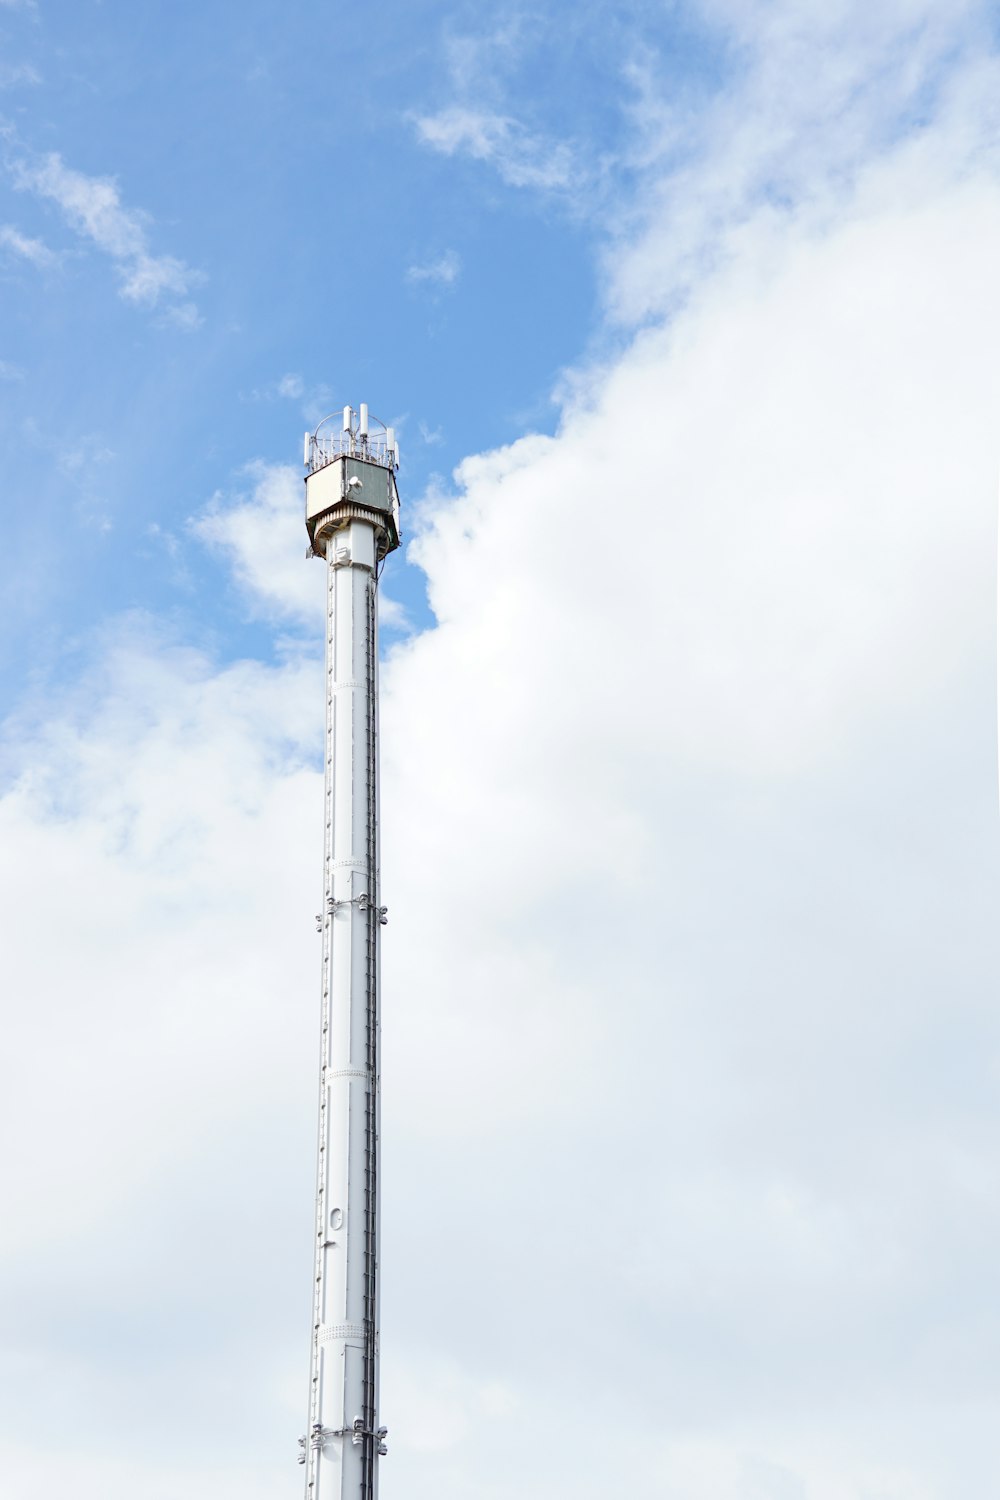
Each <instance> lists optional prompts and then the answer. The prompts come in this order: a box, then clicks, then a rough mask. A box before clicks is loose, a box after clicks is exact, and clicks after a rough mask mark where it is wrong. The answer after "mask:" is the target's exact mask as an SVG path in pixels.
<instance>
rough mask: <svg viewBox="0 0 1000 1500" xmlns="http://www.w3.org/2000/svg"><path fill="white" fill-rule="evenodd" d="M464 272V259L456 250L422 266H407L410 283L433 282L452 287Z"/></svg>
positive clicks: (446, 252) (407, 277)
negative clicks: (462, 271)
mask: <svg viewBox="0 0 1000 1500" xmlns="http://www.w3.org/2000/svg"><path fill="white" fill-rule="evenodd" d="M461 270H462V258H461V256H460V255H459V254H458V252H457V251H456V250H446V251H445V252H444V254H443V255H439V256H438V258H437V260H429V261H425V262H424V263H423V264H422V265H413V266H407V268H406V279H407V281H409V282H415V283H417V282H433V283H436V284H437V285H438V286H452V285H453V284H454V283H455V282H456V281H457V280H458V277H459V274H460V272H461Z"/></svg>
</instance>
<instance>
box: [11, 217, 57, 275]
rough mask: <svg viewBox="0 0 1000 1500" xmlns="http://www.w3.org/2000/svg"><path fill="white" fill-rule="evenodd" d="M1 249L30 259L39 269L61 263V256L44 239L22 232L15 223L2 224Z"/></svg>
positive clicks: (45, 268)
mask: <svg viewBox="0 0 1000 1500" xmlns="http://www.w3.org/2000/svg"><path fill="white" fill-rule="evenodd" d="M0 250H5V251H7V252H8V253H9V254H11V255H16V256H19V257H20V258H21V259H22V260H27V261H30V262H31V264H32V265H33V266H37V267H38V269H39V270H48V269H50V268H51V267H53V266H57V265H58V264H59V256H58V255H57V254H56V252H55V251H54V250H50V249H49V247H48V245H46V244H45V242H44V240H36V239H33V238H32V237H31V236H30V235H27V234H22V232H21V230H20V229H18V228H17V227H16V226H15V225H13V224H2V225H0Z"/></svg>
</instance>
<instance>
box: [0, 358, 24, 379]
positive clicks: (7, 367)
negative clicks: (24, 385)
mask: <svg viewBox="0 0 1000 1500" xmlns="http://www.w3.org/2000/svg"><path fill="white" fill-rule="evenodd" d="M23 379H24V371H23V370H22V369H21V368H20V367H19V366H18V365H12V364H11V362H10V360H7V359H0V380H10V381H15V380H23Z"/></svg>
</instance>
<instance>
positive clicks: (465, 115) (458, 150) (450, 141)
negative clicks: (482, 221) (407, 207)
mask: <svg viewBox="0 0 1000 1500" xmlns="http://www.w3.org/2000/svg"><path fill="white" fill-rule="evenodd" d="M414 125H415V128H416V132H417V138H418V140H419V141H420V142H421V144H423V145H425V146H429V147H430V148H431V150H432V151H437V152H440V154H441V155H442V156H461V155H464V156H470V157H472V159H473V160H474V161H482V162H489V163H490V165H491V166H493V167H494V168H495V169H496V171H497V172H498V173H499V174H500V177H501V178H502V179H503V181H504V182H506V183H507V184H508V186H510V187H527V188H543V189H549V190H554V189H558V188H566V187H568V186H569V185H570V183H571V181H572V180H573V176H574V170H573V169H574V163H573V152H572V150H571V148H570V147H569V146H568V145H567V144H566V143H565V142H564V141H552V140H549V139H548V138H547V137H545V136H542V135H538V134H535V133H534V132H532V131H530V130H529V129H527V127H526V126H524V125H522V124H521V123H520V121H518V120H517V119H515V118H514V117H513V116H512V115H507V114H501V113H496V112H493V111H486V110H477V109H470V108H467V107H466V106H465V105H462V104H453V105H449V106H448V107H447V108H446V109H442V110H439V111H438V112H437V113H436V114H428V115H418V116H416V117H415V119H414Z"/></svg>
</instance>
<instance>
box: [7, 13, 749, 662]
mask: <svg viewBox="0 0 1000 1500" xmlns="http://www.w3.org/2000/svg"><path fill="white" fill-rule="evenodd" d="M234 19H235V18H234V11H233V7H232V6H231V5H226V4H209V5H207V6H205V7H200V8H199V9H198V11H197V12H190V13H185V14H184V15H183V16H179V15H178V13H177V12H176V11H175V10H173V9H172V8H170V7H163V6H154V5H150V6H146V7H143V8H142V9H141V10H139V11H137V10H136V9H135V7H124V6H121V5H115V4H96V3H95V4H84V5H73V6H70V5H66V6H58V5H54V6H38V7H35V6H27V5H21V6H14V7H7V8H5V9H4V12H3V26H4V48H5V55H6V56H7V57H8V58H9V59H10V61H9V63H8V67H7V78H8V84H7V87H6V89H5V91H4V97H3V115H4V118H5V121H6V139H5V145H4V156H5V161H6V171H5V173H4V176H3V180H2V182H0V193H2V195H3V206H2V210H0V213H2V220H3V222H4V223H5V224H6V225H7V226H8V236H7V240H6V242H5V244H4V246H3V247H2V261H0V276H2V278H3V285H4V289H5V293H6V297H5V301H6V315H5V319H4V335H3V341H4V347H3V354H2V357H3V359H4V362H5V368H6V370H7V378H6V380H5V384H4V403H3V441H4V451H5V455H6V457H5V468H6V480H5V485H6V493H7V497H8V507H9V512H10V517H11V521H10V525H11V532H12V535H11V537H10V542H9V546H8V549H7V554H6V560H5V564H4V567H5V577H6V579H7V588H8V589H9V591H10V593H11V596H12V597H13V598H14V600H15V601H16V603H17V606H19V618H20V620H21V628H22V629H24V630H27V631H30V632H31V634H32V636H33V638H34V640H35V642H36V647H39V648H40V647H41V644H42V641H43V640H44V639H45V637H46V635H47V634H48V632H49V630H50V628H51V625H50V622H51V619H52V615H53V612H54V610H56V609H59V610H62V609H65V610H66V612H67V614H66V618H72V619H73V620H74V622H75V626H76V628H77V629H80V628H82V629H86V628H87V627H89V626H91V625H93V624H94V623H95V622H96V621H97V620H98V619H100V618H102V617H103V616H104V615H106V614H107V613H108V612H109V611H115V610H120V609H124V608H151V609H155V610H157V611H161V610H166V611H175V612H177V613H178V615H180V616H183V618H184V620H185V625H184V628H185V630H192V631H195V632H197V631H204V630H206V629H208V628H210V629H212V630H214V631H217V632H219V648H220V649H221V650H222V651H223V652H224V653H227V654H228V653H230V652H238V651H239V650H240V649H241V645H240V641H241V633H242V627H241V622H240V619H239V617H238V612H234V610H233V609H232V601H231V600H229V599H227V598H226V597H225V587H224V585H223V584H221V583H220V581H219V579H218V577H217V576H213V570H212V569H211V567H210V565H208V564H207V560H206V559H205V558H204V556H203V555H201V554H200V550H199V549H197V548H191V547H190V546H188V545H187V538H186V535H185V524H186V521H187V519H188V518H189V517H190V516H191V515H193V514H195V513H196V512H198V511H199V510H200V509H201V508H202V507H203V506H204V504H205V502H206V501H207V499H208V498H209V496H211V495H212V494H213V493H214V492H215V491H217V490H228V489H231V488H234V487H239V485H240V484H241V482H242V481H241V471H242V469H243V466H244V465H245V464H246V463H247V462H248V461H250V460H253V459H264V460H266V461H270V462H278V461H285V462H294V459H295V455H296V454H297V451H298V445H299V443H300V435H299V429H300V428H304V425H305V423H306V422H307V421H308V422H309V423H310V424H311V423H313V422H314V421H315V420H316V418H317V415H319V414H324V409H325V408H326V407H327V406H334V405H337V404H338V403H340V404H342V402H343V401H344V400H345V399H351V400H355V401H356V400H358V399H361V397H360V396H359V395H358V392H357V391H356V390H355V387H356V386H357V387H359V389H360V387H364V391H363V392H362V394H365V393H366V392H368V386H369V384H371V385H372V386H373V387H374V389H373V390H372V391H371V392H370V393H369V394H370V397H371V402H372V405H373V409H375V410H378V411H379V412H380V413H382V414H383V415H384V416H385V417H386V418H387V419H389V420H391V419H396V423H397V426H399V427H400V428H401V430H402V436H403V445H404V450H405V461H406V476H407V477H406V484H407V487H408V490H409V492H410V493H411V494H414V495H415V494H418V493H419V492H420V491H421V490H422V489H423V487H424V486H425V485H426V483H427V481H428V478H429V477H430V475H431V474H433V473H437V474H440V475H443V476H447V475H448V474H449V473H450V470H451V468H452V467H453V466H454V464H455V463H456V462H457V460H458V459H459V458H460V457H461V456H462V454H463V453H465V452H469V451H476V450H478V449H480V448H484V447H491V446H495V445H497V444H500V443H504V442H509V441H510V440H512V439H513V438H515V437H517V436H518V435H519V434H520V433H521V432H522V431H523V430H524V428H525V427H526V426H530V427H532V428H540V429H541V430H552V428H553V427H554V426H555V423H556V420H557V413H556V411H555V409H554V407H553V404H552V400H551V397H552V392H553V389H554V387H555V385H556V383H557V380H558V376H559V372H560V370H561V369H562V367H563V366H565V365H566V364H567V363H570V362H572V361H574V360H577V359H579V358H581V357H583V356H584V355H585V354H586V351H587V349H588V345H589V341H590V340H591V339H592V338H598V339H600V337H601V319H600V300H601V294H600V286H599V277H598V273H597V266H596V258H597V251H598V248H599V247H600V245H601V243H602V242H603V240H604V239H605V238H606V233H607V229H608V220H609V218H610V219H612V220H613V219H614V218H615V217H616V216H617V215H618V214H619V213H620V212H621V211H622V204H623V194H624V190H625V187H626V184H627V182H628V176H629V171H630V169H629V168H628V167H627V165H626V161H625V158H626V157H627V155H628V148H627V144H626V140H625V136H626V131H627V123H628V122H627V114H628V110H629V107H630V105H631V104H632V103H633V101H634V97H635V91H634V87H633V86H632V85H630V84H629V83H628V82H627V81H626V80H625V79H624V77H623V72H622V70H623V68H624V67H625V65H626V64H629V63H632V62H634V63H636V64H639V63H641V64H642V65H643V66H649V67H651V68H652V69H653V71H654V72H655V73H656V74H657V76H658V77H663V78H664V79H666V80H672V79H676V80H678V86H679V87H680V88H681V89H682V90H683V92H684V93H685V94H686V95H693V96H697V94H698V92H699V91H701V90H702V89H704V88H706V87H711V86H718V84H719V81H720V69H721V57H722V53H723V51H724V48H723V47H721V46H720V44H719V41H718V39H717V38H710V37H709V33H708V32H707V29H706V28H705V27H703V26H701V25H699V24H698V23H697V21H696V20H694V19H692V18H691V17H690V16H686V17H685V16H683V15H681V14H677V13H667V14H658V13H657V11H656V8H655V7H654V8H648V7H645V6H639V7H633V8H631V10H630V9H629V8H626V9H625V10H624V11H622V9H621V8H620V7H608V8H606V9H605V10H604V11H603V12H600V13H599V12H597V11H589V12H588V14H587V17H586V19H585V20H584V19H582V18H580V19H574V18H572V17H571V16H567V15H562V14H560V15H557V14H555V13H553V14H552V15H551V16H544V15H543V16H534V15H528V14H527V13H518V12H511V13H510V14H509V15H508V16H506V17H505V16H504V15H503V14H502V13H500V14H498V16H497V18H496V24H495V28H494V29H493V30H492V31H487V32H486V33H485V34H484V33H483V32H482V31H481V23H480V22H479V21H478V20H477V17H476V12H475V9H474V8H473V9H470V10H468V11H465V10H463V9H462V8H461V7H457V8H455V9H451V8H448V7H444V8H442V7H441V6H439V5H429V6H428V5H408V6H383V7H379V8H378V9H377V10H376V11H373V12H372V13H370V14H369V15H368V16H367V18H366V19H365V21H364V23H363V24H362V23H361V22H360V21H359V20H352V21H349V22H348V21H346V20H345V21H344V22H343V23H335V22H334V21H333V18H332V15H331V12H330V11H329V8H328V7H325V6H321V5H318V4H317V5H309V4H292V5H289V6H285V7H282V8H281V10H280V12H279V11H278V10H277V9H276V8H275V7H274V6H272V5H267V4H251V5H248V6H244V7H241V8H240V11H239V16H238V21H235V24H234ZM609 48H611V49H612V50H614V51H615V52H617V54H618V56H619V58H620V63H619V64H617V65H616V66H614V67H611V68H609V67H608V66H607V50H608V49H609ZM511 92H512V93H514V94H515V95H516V96H517V98H518V100H519V104H520V105H521V106H522V107H521V108H519V110H518V116H517V126H516V138H515V139H514V140H513V141H512V142H511V143H506V142H505V143H503V145H502V147H501V148H500V149H501V151H502V154H504V155H505V156H506V157H508V158H509V159H510V166H509V168H508V169H507V170H506V171H501V172H500V173H496V172H490V173H484V171H483V169H482V164H481V163H477V162H476V161H475V160H473V161H466V160H463V159H462V158H461V156H458V157H456V156H448V155H445V154H444V153H442V152H441V151H435V150H433V149H428V146H427V144H426V142H425V141H424V140H423V139H422V126H421V123H420V122H421V121H422V120H427V119H428V118H433V117H435V116H436V115H437V114H438V113H439V112H440V111H441V110H442V108H445V107H457V108H460V109H466V108H468V107H469V106H470V104H473V103H474V104H475V105H476V107H477V108H480V107H482V106H483V105H485V106H486V109H487V111H488V112H491V113H493V114H494V115H495V116H496V117H498V118H499V117H504V118H506V103H505V101H506V99H507V96H508V94H509V93H511ZM53 153H54V154H55V155H56V157H58V161H59V169H58V171H59V173H61V180H56V181H54V182H52V181H50V182H49V183H48V186H47V187H46V185H45V182H44V181H42V183H41V186H40V185H39V174H43V173H44V170H45V163H46V161H48V160H49V158H50V156H51V154H53ZM519 157H520V158H523V160H520V161H519V160H518V158H519ZM70 174H76V175H75V176H70ZM50 175H51V172H50ZM505 176H506V177H511V176H513V178H514V179H515V181H516V182H517V184H518V185H513V184H512V182H511V181H508V180H505ZM522 177H526V178H527V182H526V184H525V185H521V178H522ZM549 177H551V178H552V181H551V183H550V182H549ZM535 178H538V180H539V181H540V182H541V183H542V184H543V186H542V187H539V186H537V185H535V182H534V179H535ZM32 184H34V185H32ZM104 184H113V187H112V188H111V191H113V193H114V194H115V198H116V210H117V213H118V215H119V218H120V220H121V222H120V223H118V224H117V226H111V227H108V228H106V229H105V230H104V231H100V230H99V231H98V235H99V236H100V234H101V233H102V232H103V235H104V244H103V246H102V245H101V244H100V243H97V242H95V238H94V233H93V231H91V232H88V231H87V229H86V227H85V226H84V225H83V224H81V220H80V217H79V214H80V211H81V204H80V202H77V206H76V210H75V214H76V216H75V217H74V209H73V207H72V205H71V204H70V198H71V196H72V193H73V191H74V187H75V191H76V192H77V194H78V195H79V194H83V195H84V197H85V198H87V199H88V201H89V200H90V199H92V198H93V197H94V195H95V194H97V193H99V192H100V190H101V187H102V185H104ZM60 195H61V197H60ZM135 234H137V235H141V237H142V240H143V250H142V253H143V254H145V255H147V256H148V257H151V258H152V260H153V261H154V263H156V264H157V266H158V267H159V270H160V272H161V273H162V272H163V263H164V262H169V263H170V265H171V266H173V270H172V271H171V270H169V269H168V270H167V273H166V279H165V281H164V282H163V284H162V285H161V286H159V287H157V286H154V285H153V284H152V283H150V285H149V286H148V288H147V289H146V290H145V291H144V290H143V289H142V288H139V289H138V290H136V289H133V292H132V293H131V294H130V293H129V291H128V277H129V275H130V268H131V267H132V266H133V265H134V263H135V262H134V255H133V252H131V251H129V249H128V248H127V247H125V245H124V240H126V239H127V238H128V236H129V235H135ZM116 235H117V237H118V238H117V240H116V239H115V236H116ZM177 263H179V265H178V264H177ZM171 276H173V278H174V280H173V283H171ZM347 387H350V389H349V390H348V389H347ZM50 513H58V514H59V515H60V517H61V520H60V527H59V531H60V545H59V546H58V548H57V549H56V553H57V557H56V562H55V566H53V565H52V558H51V556H50V554H49V553H48V544H46V543H43V541H42V538H41V537H40V535H39V531H38V518H39V516H41V515H46V514H50ZM154 527H155V528H158V531H157V532H152V528H154ZM157 536H158V537H159V538H160V542H159V544H158V543H157V541H156V539H155V538H156V537H157ZM164 536H168V537H169V539H170V541H171V544H172V546H173V547H174V549H175V550H174V552H173V554H171V552H170V551H169V550H167V549H166V548H165V547H164V545H163V543H162V538H163V537H164ZM178 548H179V549H181V550H182V554H183V563H181V562H180V561H179V555H178V552H177V550H176V549H178ZM43 559H44V563H43ZM396 587H397V590H398V591H399V592H400V593H401V595H402V596H403V597H404V598H405V601H406V603H407V604H408V605H409V606H410V607H411V608H415V609H416V611H417V616H418V618H425V616H423V615H422V614H421V594H422V589H421V580H420V578H419V576H414V575H411V574H407V573H405V572H403V571H402V570H397V580H396ZM57 600H58V605H57V603H56V601H57ZM62 634H63V632H62V629H61V628H60V629H59V631H58V635H59V636H60V637H61V636H62ZM253 641H254V647H255V649H258V650H259V649H262V641H261V639H260V637H259V636H255V637H253ZM61 650H62V647H61V645H57V644H56V642H55V641H53V640H52V638H51V637H50V639H49V650H48V652H47V653H45V652H44V650H43V651H42V655H43V657H44V656H45V655H46V654H47V657H48V660H49V662H50V664H51V667H52V669H53V670H54V671H56V672H57V673H58V670H59V661H58V657H59V654H60V653H61ZM36 665H37V657H36ZM4 668H5V673H6V676H7V680H8V681H9V682H10V683H11V685H12V687H14V688H15V689H16V685H17V681H18V678H19V674H20V673H22V672H23V670H24V653H23V652H21V651H20V650H19V649H18V647H17V646H16V645H15V644H14V641H13V638H12V637H10V636H9V637H8V638H7V646H6V648H5V651H4Z"/></svg>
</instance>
